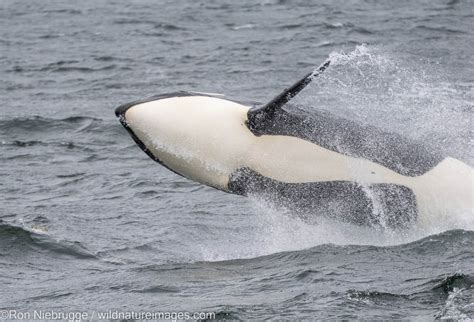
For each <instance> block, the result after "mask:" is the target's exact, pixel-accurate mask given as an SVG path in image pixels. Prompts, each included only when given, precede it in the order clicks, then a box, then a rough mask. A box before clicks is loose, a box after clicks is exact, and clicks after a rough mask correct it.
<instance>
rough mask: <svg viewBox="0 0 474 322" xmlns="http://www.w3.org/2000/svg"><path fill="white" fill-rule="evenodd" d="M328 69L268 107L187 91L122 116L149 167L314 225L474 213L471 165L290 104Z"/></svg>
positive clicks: (407, 221)
mask: <svg viewBox="0 0 474 322" xmlns="http://www.w3.org/2000/svg"><path fill="white" fill-rule="evenodd" d="M329 64H330V61H329V60H328V61H326V62H325V63H324V64H323V65H321V66H320V67H319V68H318V69H316V70H315V71H313V72H311V73H309V74H308V75H305V77H303V78H302V79H301V80H299V81H298V82H296V83H295V84H294V85H293V86H291V87H290V88H288V89H286V90H285V91H283V92H282V93H281V94H279V95H278V96H276V97H275V98H274V99H273V100H272V101H270V102H269V103H267V104H265V105H262V106H259V105H256V104H255V103H246V102H240V101H234V100H231V99H227V98H225V97H224V96H222V95H215V94H207V93H199V92H184V91H183V92H174V93H167V94H161V95H155V96H152V97H149V98H146V99H141V100H136V101H133V102H130V103H126V104H123V105H121V106H119V107H117V108H116V110H115V114H116V116H117V117H118V118H119V120H120V122H121V124H122V125H123V126H124V127H125V128H126V129H127V131H128V132H129V134H130V135H131V136H132V138H133V139H134V141H135V142H136V143H137V145H138V146H139V147H140V148H141V149H142V150H143V151H144V152H145V153H146V154H147V155H148V156H149V157H150V158H152V159H153V160H155V161H156V162H158V163H160V164H161V165H163V166H164V167H166V168H168V169H169V170H171V171H173V172H175V173H177V174H178V175H181V176H183V177H186V178H188V179H191V180H194V181H197V182H199V183H201V184H205V185H208V186H210V187H213V188H216V189H219V190H222V191H224V192H228V193H233V194H237V195H242V196H258V197H261V198H263V199H265V200H269V201H271V202H272V203H274V204H275V205H277V206H279V207H283V208H285V209H290V210H294V211H295V213H298V214H301V216H303V217H305V218H308V217H310V216H315V217H316V218H318V217H319V216H323V217H329V218H332V219H335V220H340V221H343V222H348V223H352V224H357V225H369V226H375V227H384V228H407V227H410V226H412V225H413V224H415V223H419V224H421V225H427V224H430V223H434V222H439V221H441V220H449V219H450V216H453V212H455V211H460V212H464V213H465V212H469V213H471V212H472V209H473V203H474V193H473V186H474V181H473V173H474V172H473V169H472V168H471V167H470V166H469V165H468V164H466V163H464V162H463V161H460V160H458V159H455V158H452V157H449V156H446V155H443V153H440V152H439V151H438V150H436V149H435V148H430V147H427V146H424V145H423V144H421V143H420V142H415V141H412V140H409V139H407V138H405V137H403V136H401V135H399V134H396V133H391V132H387V131H384V130H381V129H379V128H376V127H373V126H369V125H361V124H358V123H356V122H353V121H351V120H347V119H343V118H340V117H335V116H334V115H332V114H330V113H327V112H322V111H314V112H312V113H311V114H309V113H306V112H304V111H303V110H302V109H300V108H298V106H295V105H292V104H291V103H290V100H291V99H292V98H293V97H294V96H295V95H296V94H298V93H299V92H300V91H301V90H302V89H303V88H304V87H305V86H306V85H308V84H309V83H310V82H311V81H312V80H313V79H314V78H315V77H317V76H318V75H320V74H321V73H322V72H323V71H324V70H325V69H326V68H327V67H328V66H329Z"/></svg>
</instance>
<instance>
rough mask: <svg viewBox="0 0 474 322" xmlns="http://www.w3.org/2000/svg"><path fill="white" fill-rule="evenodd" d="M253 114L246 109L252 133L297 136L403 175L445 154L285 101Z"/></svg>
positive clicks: (422, 169) (420, 170)
mask: <svg viewBox="0 0 474 322" xmlns="http://www.w3.org/2000/svg"><path fill="white" fill-rule="evenodd" d="M255 116H256V115H255V114H253V113H252V110H250V111H249V113H248V125H249V129H250V130H251V131H252V133H253V134H254V135H257V136H261V135H286V136H293V137H297V138H300V139H303V140H307V141H310V142H312V143H314V144H317V145H319V146H321V147H323V148H326V149H328V150H331V151H334V152H338V153H341V154H344V155H347V156H351V157H356V158H362V159H366V160H370V161H372V162H375V163H378V164H380V165H382V166H384V167H386V168H388V169H391V170H393V171H395V172H398V173H399V174H402V175H405V176H412V177H413V176H419V175H422V174H424V173H426V172H427V171H429V170H431V169H432V168H433V167H435V166H436V165H437V164H438V163H439V162H441V161H442V160H443V159H444V158H445V156H444V155H442V154H441V153H439V152H438V151H436V150H435V149H434V148H429V147H427V146H425V145H423V144H421V142H415V141H412V140H409V139H407V138H406V137H403V136H401V135H399V134H396V133H391V132H386V131H383V130H381V129H379V128H377V127H374V126H370V125H361V124H358V123H356V122H353V121H350V120H347V119H343V118H338V117H335V116H334V115H331V114H330V113H327V112H323V111H317V110H314V111H312V112H311V114H308V113H305V112H304V111H303V110H301V109H298V108H297V107H296V106H292V105H291V104H286V105H285V106H284V107H282V108H279V109H276V110H275V111H274V112H273V113H272V115H271V116H272V117H267V118H261V117H260V118H259V119H258V121H254V120H253V118H255Z"/></svg>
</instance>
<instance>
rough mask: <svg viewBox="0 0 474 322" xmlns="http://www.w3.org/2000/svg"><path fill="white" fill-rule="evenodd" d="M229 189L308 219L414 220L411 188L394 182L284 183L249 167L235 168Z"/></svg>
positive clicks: (398, 224)
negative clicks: (363, 184)
mask: <svg viewBox="0 0 474 322" xmlns="http://www.w3.org/2000/svg"><path fill="white" fill-rule="evenodd" d="M228 189H229V190H230V192H232V193H235V194H240V195H244V196H248V195H256V196H259V197H261V198H263V199H264V200H268V201H270V202H271V203H273V204H275V205H277V206H279V207H284V208H287V209H292V210H296V213H297V214H298V215H299V216H302V217H304V218H307V219H311V217H313V216H316V217H317V216H323V217H327V218H332V219H336V220H340V221H343V222H348V223H352V224H356V225H363V226H374V227H388V228H406V227H408V226H410V224H412V223H413V222H415V221H416V219H417V210H416V199H415V195H414V194H413V192H412V190H411V189H409V188H407V187H405V186H401V185H395V184H372V185H368V186H361V185H359V184H358V183H356V182H351V181H325V182H309V183H285V182H280V181H276V180H273V179H271V178H267V177H265V176H263V175H261V174H259V173H257V172H255V171H253V170H251V169H249V168H241V169H239V170H237V171H235V172H234V173H233V174H232V175H231V177H230V180H229V184H228Z"/></svg>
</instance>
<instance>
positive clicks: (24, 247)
mask: <svg viewBox="0 0 474 322" xmlns="http://www.w3.org/2000/svg"><path fill="white" fill-rule="evenodd" d="M43 222H44V221H43ZM0 252H1V253H2V254H3V255H4V256H8V257H17V256H23V255H25V254H27V253H28V252H35V253H45V252H46V253H48V254H49V255H51V256H53V257H56V256H67V257H73V258H77V259H94V258H96V256H95V255H94V254H92V253H91V252H90V251H89V250H87V249H86V248H85V247H84V246H83V245H82V244H81V243H79V242H76V241H73V242H72V241H67V240H55V239H54V238H52V237H50V236H49V235H48V234H47V233H45V228H44V227H43V226H41V227H39V226H38V227H36V226H34V227H32V228H26V227H22V226H15V225H12V224H8V223H5V222H1V221H0Z"/></svg>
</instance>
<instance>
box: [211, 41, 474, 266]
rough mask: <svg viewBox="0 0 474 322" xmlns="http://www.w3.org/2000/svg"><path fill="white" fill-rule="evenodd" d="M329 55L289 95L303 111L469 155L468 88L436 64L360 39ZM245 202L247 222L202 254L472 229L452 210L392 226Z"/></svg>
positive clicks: (241, 254)
mask: <svg viewBox="0 0 474 322" xmlns="http://www.w3.org/2000/svg"><path fill="white" fill-rule="evenodd" d="M330 60H331V67H330V68H328V69H327V70H326V71H325V73H323V74H322V75H321V76H320V77H318V78H317V79H315V80H314V81H313V84H312V85H311V86H309V88H308V89H305V91H304V92H303V93H302V94H300V95H299V96H297V97H295V99H294V101H295V102H296V103H297V105H298V106H299V107H304V108H305V109H306V110H307V111H308V112H309V113H311V110H308V109H311V108H314V109H319V110H326V111H328V112H330V113H332V114H335V115H336V116H340V117H344V118H349V119H352V120H355V121H357V122H358V123H361V124H371V125H375V126H377V127H379V128H382V129H385V130H387V131H393V132H397V133H400V134H402V135H404V136H407V137H409V138H412V139H416V140H420V141H423V142H424V143H430V144H435V145H436V147H437V148H439V149H442V150H443V151H444V152H445V153H446V154H448V155H452V156H454V157H457V158H460V159H463V161H465V162H469V160H471V158H472V155H471V146H472V142H471V140H470V133H471V130H472V105H471V103H470V98H471V96H472V92H469V88H467V87H466V88H465V87H464V85H463V84H460V85H459V84H456V85H453V84H449V83H448V82H446V81H445V78H444V75H439V74H437V71H438V70H439V69H436V70H435V71H433V72H431V71H432V68H431V67H430V66H427V63H425V62H422V61H419V60H416V61H413V60H412V61H409V60H408V61H407V60H402V59H401V58H395V57H393V55H392V54H389V53H384V52H383V51H382V50H381V49H378V48H373V47H368V46H366V45H361V46H357V47H356V49H355V50H354V51H352V52H349V53H332V54H331V55H330ZM436 67H438V68H439V66H436ZM428 70H429V71H430V72H428ZM354 171H357V169H354ZM368 193H369V194H370V195H374V194H373V193H371V191H368ZM250 200H251V205H252V210H253V212H254V213H252V214H249V216H252V226H251V227H249V230H248V231H246V232H245V233H242V235H239V236H233V237H232V238H231V239H230V240H229V242H228V243H227V242H225V241H224V242H223V243H222V240H221V241H220V244H219V246H218V247H209V246H204V247H203V248H202V249H205V251H204V253H203V256H204V258H205V260H225V259H232V258H247V257H255V256H261V255H266V254H271V253H275V252H280V251H292V250H298V249H304V248H309V247H313V246H316V245H320V244H327V243H331V244H337V245H345V244H360V245H377V246H389V245H397V244H403V243H408V242H412V241H415V240H418V239H420V238H423V237H426V236H428V235H432V234H437V233H440V232H443V231H446V230H450V229H457V228H459V229H471V230H472V229H474V221H473V219H472V217H473V216H472V213H464V214H457V213H456V209H453V217H452V220H450V221H449V222H436V223H432V224H431V225H429V226H424V227H419V226H414V227H411V228H410V229H407V230H403V231H400V230H393V229H390V228H388V227H378V228H377V227H359V226H354V225H351V224H346V223H341V222H337V221H333V220H330V219H325V218H318V219H317V222H316V223H314V222H312V223H309V222H307V221H305V220H302V219H300V218H298V216H296V215H295V214H294V213H291V212H289V211H287V210H282V209H279V208H277V207H275V206H274V205H273V204H272V202H271V201H270V202H269V201H268V200H263V199H262V198H259V197H258V196H254V197H251V198H250ZM372 200H373V202H374V211H375V212H377V215H378V216H383V209H379V208H381V207H377V198H376V196H375V195H374V198H372ZM382 219H383V218H382ZM381 221H382V222H383V220H381ZM256 245H258V247H256ZM214 246H215V245H214Z"/></svg>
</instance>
